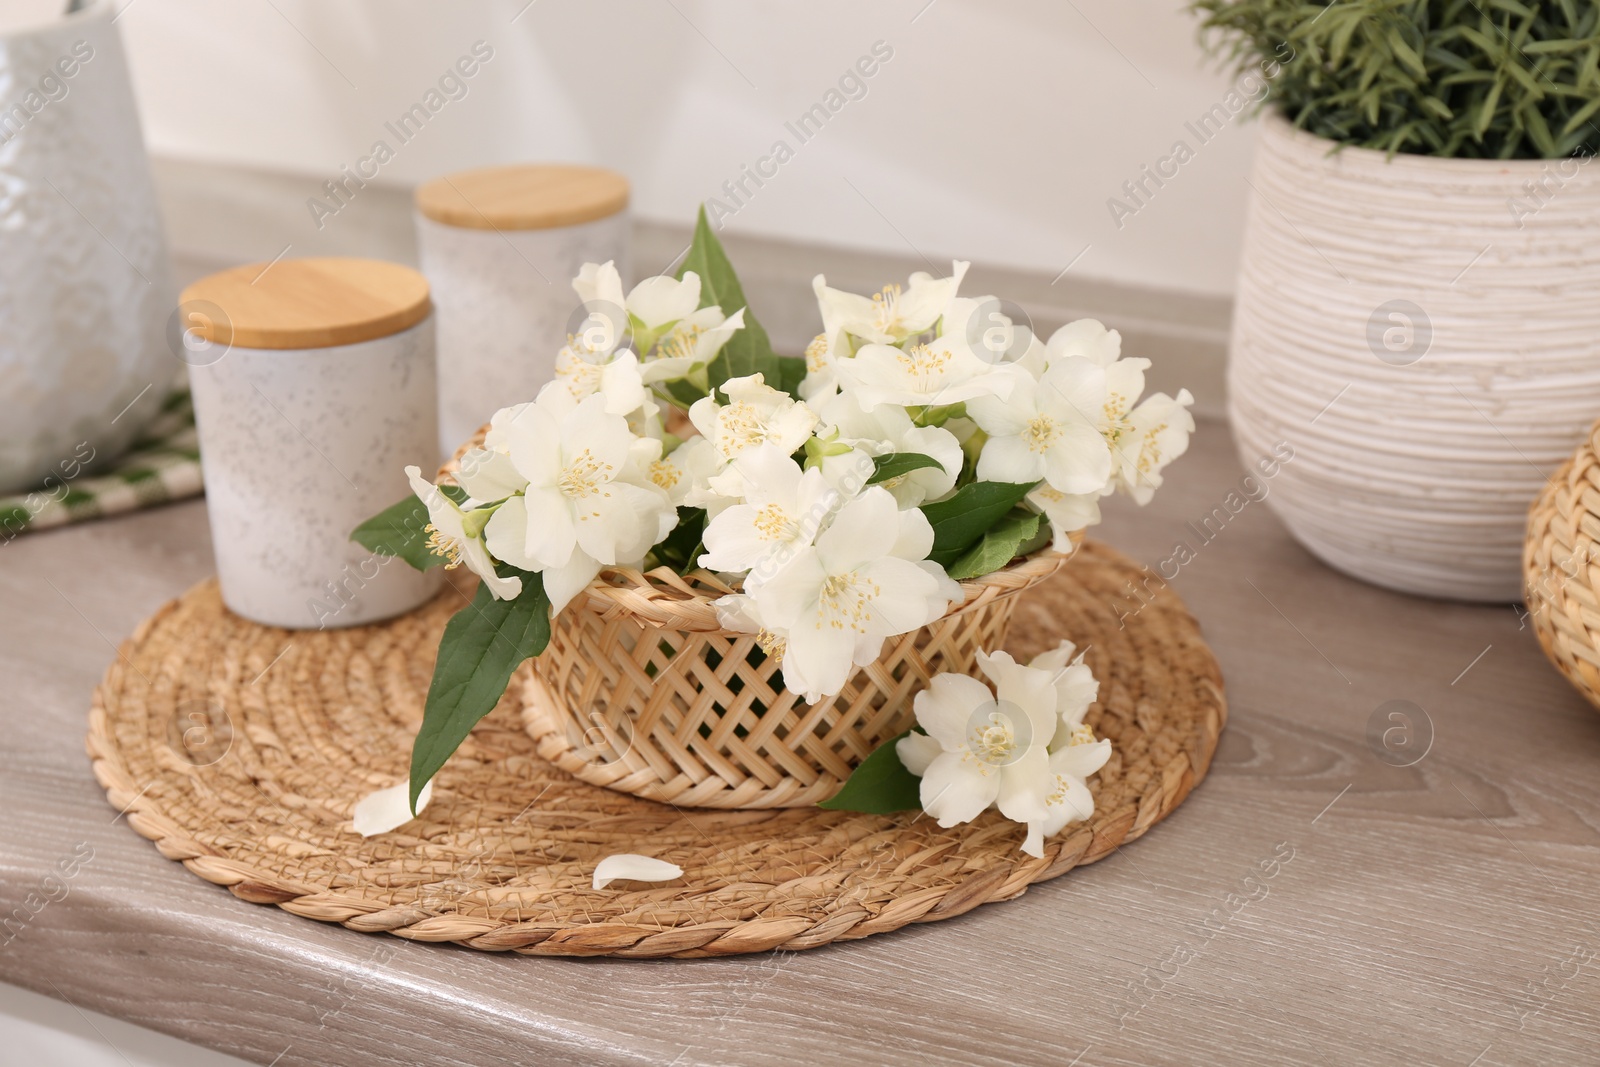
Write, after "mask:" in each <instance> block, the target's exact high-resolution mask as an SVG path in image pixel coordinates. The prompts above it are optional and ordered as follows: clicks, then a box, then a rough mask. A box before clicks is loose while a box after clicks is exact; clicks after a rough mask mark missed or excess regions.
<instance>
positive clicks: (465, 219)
mask: <svg viewBox="0 0 1600 1067" xmlns="http://www.w3.org/2000/svg"><path fill="white" fill-rule="evenodd" d="M627 206H628V179H626V178H624V177H623V176H622V175H620V174H618V173H616V172H615V171H610V170H606V169H604V168H602V167H579V166H573V165H569V164H561V163H547V164H540V165H537V166H536V165H532V164H520V165H514V166H507V167H483V168H481V169H479V170H464V171H461V172H460V173H459V174H447V175H445V176H444V177H443V178H435V179H434V180H433V181H431V182H427V183H425V184H423V185H420V186H418V187H417V210H418V211H420V212H422V214H424V215H426V216H427V217H428V218H430V219H432V220H433V221H435V222H442V223H444V224H445V225H446V226H460V227H464V228H466V229H471V230H549V229H554V228H555V227H557V226H577V225H579V224H580V223H584V222H594V221H595V220H596V219H603V218H607V217H609V216H611V215H615V214H616V213H617V212H619V211H621V210H623V209H624V208H626V207H627Z"/></svg>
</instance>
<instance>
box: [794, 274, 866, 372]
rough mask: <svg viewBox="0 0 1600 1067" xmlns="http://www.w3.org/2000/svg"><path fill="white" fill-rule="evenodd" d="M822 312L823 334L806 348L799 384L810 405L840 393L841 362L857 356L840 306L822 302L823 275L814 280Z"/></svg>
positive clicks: (812, 283) (813, 284)
mask: <svg viewBox="0 0 1600 1067" xmlns="http://www.w3.org/2000/svg"><path fill="white" fill-rule="evenodd" d="M811 288H812V289H813V290H814V291H815V292H816V294H817V305H818V307H819V308H820V309H821V311H822V332H821V333H819V334H817V336H816V337H814V338H812V339H811V343H810V344H808V345H806V351H805V358H806V376H805V377H804V378H803V379H801V381H800V396H801V398H802V399H804V400H805V401H806V402H807V403H815V402H819V401H822V400H826V399H827V398H828V397H830V396H832V395H833V394H835V393H837V392H838V391H839V361H840V360H844V359H849V358H850V357H851V356H853V355H854V354H855V349H854V347H852V345H851V343H850V335H849V334H848V333H846V332H845V329H844V326H843V323H842V322H841V317H840V312H839V309H838V308H837V306H836V305H835V304H833V303H830V302H829V301H827V300H824V299H823V290H824V289H826V288H827V286H825V285H824V284H823V281H822V275H820V274H819V275H817V276H816V277H815V278H813V279H812V281H811Z"/></svg>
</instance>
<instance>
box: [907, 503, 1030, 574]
mask: <svg viewBox="0 0 1600 1067" xmlns="http://www.w3.org/2000/svg"><path fill="white" fill-rule="evenodd" d="M1034 484H1036V483H1028V484H1026V485H1021V484H1013V483H1011V482H971V483H969V484H967V485H964V486H962V487H961V488H960V489H958V490H956V491H955V493H954V494H952V495H951V496H948V497H945V498H944V499H943V500H939V501H935V502H934V503H932V504H924V505H922V513H923V514H924V515H926V516H927V517H928V522H929V524H930V525H932V526H933V551H932V552H930V553H929V554H928V558H929V559H931V560H933V561H934V562H935V563H937V564H939V565H941V566H946V567H948V566H949V565H950V564H951V563H954V562H955V561H956V560H957V559H958V558H959V557H960V556H961V554H962V553H964V552H965V551H966V550H967V549H969V548H971V547H972V546H973V545H974V544H975V543H976V542H977V541H978V539H979V538H980V537H982V536H983V535H984V534H985V533H987V532H988V531H989V528H990V527H991V526H993V525H994V524H995V523H997V522H999V521H1000V520H1001V519H1003V518H1005V516H1006V513H1007V512H1009V511H1010V510H1011V509H1012V508H1013V507H1015V506H1016V505H1017V504H1018V503H1020V502H1021V501H1022V498H1023V497H1025V496H1027V495H1028V492H1029V491H1030V490H1031V489H1032V488H1033V486H1034Z"/></svg>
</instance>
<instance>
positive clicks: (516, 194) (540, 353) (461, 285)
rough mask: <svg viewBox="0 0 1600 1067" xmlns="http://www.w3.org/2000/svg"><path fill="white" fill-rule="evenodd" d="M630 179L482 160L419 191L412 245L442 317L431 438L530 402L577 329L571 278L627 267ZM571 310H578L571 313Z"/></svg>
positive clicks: (447, 443) (461, 433) (448, 438)
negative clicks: (601, 266) (583, 271)
mask: <svg viewBox="0 0 1600 1067" xmlns="http://www.w3.org/2000/svg"><path fill="white" fill-rule="evenodd" d="M627 207H628V181H627V179H626V178H624V177H622V176H621V175H620V174H616V173H614V172H612V171H609V170H603V169H601V168H599V167H579V166H564V165H555V164H546V165H526V166H505V167H485V168H483V169H481V170H469V171H462V172H461V173H459V174H450V175H446V176H445V177H442V178H437V179H435V180H433V181H431V182H428V183H426V184H425V185H422V186H420V187H419V188H418V189H417V194H416V216H417V244H418V248H419V251H420V254H421V260H422V271H423V273H424V274H426V275H427V276H428V280H429V282H430V283H432V285H433V293H434V302H435V304H436V305H437V306H438V318H439V446H440V451H441V452H442V453H443V454H445V455H448V454H450V453H451V452H454V451H455V449H456V446H457V445H459V444H461V442H463V441H465V440H466V439H467V438H469V437H471V436H472V435H473V433H474V432H476V431H477V429H478V427H480V426H482V425H483V424H484V423H485V422H488V421H489V416H490V415H493V414H494V413H495V412H496V411H498V410H499V409H500V408H503V407H507V406H509V405H511V404H516V403H520V402H522V401H525V400H532V399H533V397H534V395H535V394H536V393H538V391H539V387H540V386H542V385H543V384H544V383H546V382H548V381H549V380H550V379H551V377H552V376H553V375H554V373H555V357H556V353H557V352H558V351H559V350H560V349H561V346H562V345H563V344H565V343H566V340H567V334H568V333H571V332H574V331H576V330H577V328H578V327H579V325H580V323H581V320H582V318H583V317H584V316H583V315H582V314H581V313H578V307H579V304H578V298H577V294H576V293H574V292H573V291H572V284H571V283H572V278H573V276H574V275H576V274H577V273H578V269H579V268H580V267H581V266H582V265H583V264H584V263H586V262H593V263H604V262H606V261H607V260H612V261H614V262H615V263H616V265H617V269H618V270H619V271H621V273H622V276H623V277H624V278H627V277H628V275H629V269H628V268H629V264H628V250H629V238H630V232H629V222H628V213H627ZM575 313H576V317H575Z"/></svg>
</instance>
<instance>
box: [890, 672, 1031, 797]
mask: <svg viewBox="0 0 1600 1067" xmlns="http://www.w3.org/2000/svg"><path fill="white" fill-rule="evenodd" d="M978 663H979V666H980V667H982V668H983V672H984V673H985V674H987V675H988V676H989V678H990V679H991V680H992V681H994V682H995V685H996V689H995V690H994V691H992V692H991V691H990V689H989V687H988V686H986V685H984V684H983V683H982V682H980V681H979V680H977V679H976V678H969V677H967V676H966V675H963V674H941V675H938V676H937V677H935V678H934V679H933V680H932V681H931V682H930V683H929V684H928V688H927V689H925V690H923V691H922V692H920V693H918V694H917V696H916V698H915V701H914V702H913V706H914V707H915V709H916V715H917V724H918V725H919V726H921V727H922V729H923V730H924V731H926V736H925V737H919V736H918V735H917V734H916V733H915V732H913V733H911V734H908V735H907V736H906V737H904V738H902V739H901V740H900V741H899V742H898V743H897V744H896V747H895V752H896V754H897V755H898V756H899V757H900V761H901V762H902V763H904V764H905V766H906V769H907V770H909V771H911V773H913V774H919V775H921V777H922V785H921V791H920V797H921V801H922V807H923V810H924V811H926V812H927V813H928V814H929V815H931V816H933V817H934V818H935V819H936V820H938V823H939V825H940V826H947V827H948V826H955V825H956V824H957V823H964V822H969V821H970V820H972V819H974V818H976V817H977V816H978V814H979V813H980V812H982V811H984V810H985V809H987V808H988V807H989V806H990V805H991V804H996V805H998V806H999V808H1000V813H1001V814H1002V815H1004V816H1005V817H1006V818H1008V819H1011V820H1013V821H1015V822H1023V823H1027V822H1035V821H1043V820H1044V819H1046V818H1047V817H1048V815H1049V812H1048V809H1047V805H1046V803H1045V797H1046V796H1047V791H1046V789H1045V786H1046V784H1047V782H1048V781H1049V774H1050V768H1049V755H1048V751H1047V748H1046V746H1047V745H1048V744H1049V742H1050V739H1051V737H1053V736H1054V735H1055V731H1056V724H1057V722H1058V713H1057V711H1056V689H1055V685H1054V678H1053V675H1052V673H1051V672H1050V671H1048V670H1044V669H1040V668H1034V667H1024V666H1022V665H1020V664H1018V663H1016V662H1015V661H1014V660H1013V659H1012V658H1011V656H1010V655H1009V654H1007V653H1005V652H995V653H992V654H987V655H986V654H983V653H980V654H979V656H978Z"/></svg>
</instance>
